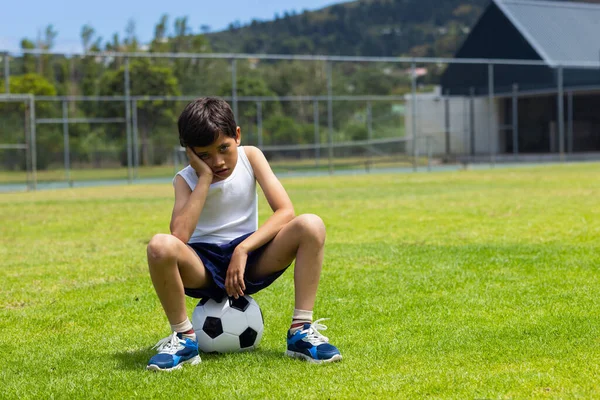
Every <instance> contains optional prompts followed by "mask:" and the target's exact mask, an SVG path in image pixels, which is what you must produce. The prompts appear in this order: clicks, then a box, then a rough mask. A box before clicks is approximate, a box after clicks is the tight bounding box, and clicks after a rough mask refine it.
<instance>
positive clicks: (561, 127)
mask: <svg viewBox="0 0 600 400" xmlns="http://www.w3.org/2000/svg"><path fill="white" fill-rule="evenodd" d="M557 80H558V95H557V100H556V101H557V106H558V152H559V154H560V161H565V102H564V85H563V67H562V65H559V66H558V79H557Z"/></svg>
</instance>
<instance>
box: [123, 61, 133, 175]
mask: <svg viewBox="0 0 600 400" xmlns="http://www.w3.org/2000/svg"><path fill="white" fill-rule="evenodd" d="M124 75H125V82H124V83H125V129H126V134H127V180H128V182H129V183H132V182H133V165H132V158H133V154H132V153H133V152H132V151H131V98H130V97H131V88H130V87H129V85H130V82H129V57H125V74H124Z"/></svg>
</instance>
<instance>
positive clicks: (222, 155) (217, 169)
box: [192, 127, 241, 183]
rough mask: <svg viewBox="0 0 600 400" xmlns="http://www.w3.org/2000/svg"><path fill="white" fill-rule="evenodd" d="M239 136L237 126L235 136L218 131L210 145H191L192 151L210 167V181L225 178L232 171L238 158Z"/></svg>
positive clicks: (239, 132) (213, 181)
mask: <svg viewBox="0 0 600 400" xmlns="http://www.w3.org/2000/svg"><path fill="white" fill-rule="evenodd" d="M240 136H241V131H240V128H239V127H237V129H236V132H235V138H232V137H229V136H226V135H224V134H223V133H219V137H218V138H217V140H215V141H214V142H213V143H212V144H211V145H208V146H206V147H192V150H194V153H196V155H197V156H198V157H200V159H201V160H202V161H204V162H205V163H206V165H208V166H209V167H210V168H211V169H212V171H213V174H214V176H213V180H212V183H215V182H219V181H222V180H223V179H226V178H227V177H229V175H231V173H232V172H233V169H234V168H235V166H236V164H237V159H238V146H239V145H240Z"/></svg>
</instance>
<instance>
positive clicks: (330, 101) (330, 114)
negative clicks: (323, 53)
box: [327, 61, 333, 174]
mask: <svg viewBox="0 0 600 400" xmlns="http://www.w3.org/2000/svg"><path fill="white" fill-rule="evenodd" d="M331 64H332V62H331V61H327V127H328V159H329V173H330V174H333V98H332V97H333V78H332V71H331V70H332V65H331Z"/></svg>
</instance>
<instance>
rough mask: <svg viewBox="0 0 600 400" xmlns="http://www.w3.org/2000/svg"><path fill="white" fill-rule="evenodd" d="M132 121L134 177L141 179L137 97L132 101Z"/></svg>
mask: <svg viewBox="0 0 600 400" xmlns="http://www.w3.org/2000/svg"><path fill="white" fill-rule="evenodd" d="M131 123H132V125H133V168H134V170H133V177H134V179H139V169H140V147H139V143H138V139H139V137H138V135H139V132H138V107H137V99H133V100H132V101H131Z"/></svg>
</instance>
